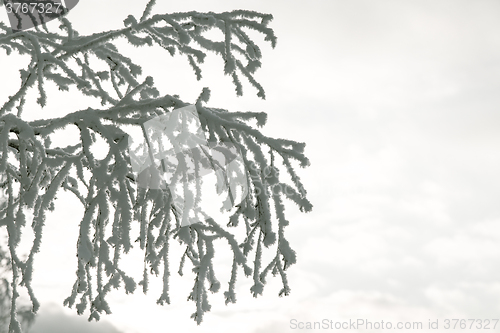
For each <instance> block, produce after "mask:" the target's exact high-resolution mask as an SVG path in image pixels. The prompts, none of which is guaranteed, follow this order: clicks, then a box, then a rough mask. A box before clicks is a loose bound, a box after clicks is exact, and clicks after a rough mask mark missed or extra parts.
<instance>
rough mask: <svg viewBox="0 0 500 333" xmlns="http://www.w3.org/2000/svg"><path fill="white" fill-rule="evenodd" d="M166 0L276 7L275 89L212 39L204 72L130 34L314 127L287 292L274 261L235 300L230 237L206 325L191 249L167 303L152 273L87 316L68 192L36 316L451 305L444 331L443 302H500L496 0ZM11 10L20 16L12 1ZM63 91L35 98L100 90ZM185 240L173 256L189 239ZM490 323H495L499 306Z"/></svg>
mask: <svg viewBox="0 0 500 333" xmlns="http://www.w3.org/2000/svg"><path fill="white" fill-rule="evenodd" d="M146 2H147V1H115V0H107V1H105V2H103V1H97V0H92V1H90V0H81V1H80V3H79V4H78V5H77V7H75V8H74V9H73V11H72V12H70V14H69V15H68V18H69V19H70V20H71V21H72V22H73V25H74V27H75V29H77V30H79V31H80V32H81V33H85V34H88V33H92V32H98V31H102V30H104V29H115V28H119V27H122V26H123V23H122V21H123V19H124V18H125V17H126V16H127V15H128V14H134V15H135V16H136V17H140V15H141V14H142V10H143V8H144V6H145V4H146ZM160 2H161V3H160V4H158V5H157V6H156V7H155V9H154V12H155V13H160V12H177V11H188V10H197V11H200V12H204V11H214V12H220V11H227V10H232V9H251V10H256V11H259V12H264V13H271V14H273V15H274V20H273V21H272V22H271V24H270V26H271V27H272V28H273V29H274V30H275V33H276V35H277V37H278V43H277V47H276V49H274V50H273V49H271V47H270V46H269V45H268V44H264V40H263V38H261V39H257V42H258V43H259V45H261V46H262V50H263V66H262V68H261V69H260V70H259V71H257V75H256V78H257V80H258V81H259V82H260V83H261V84H262V85H263V87H264V89H265V91H266V95H267V100H265V101H261V100H259V99H258V98H257V97H256V96H255V95H256V91H255V89H254V88H253V87H252V86H251V85H250V84H248V83H247V82H246V81H245V82H244V93H245V95H244V96H243V97H239V98H237V97H236V96H235V93H234V88H233V86H232V83H231V80H230V79H229V78H228V77H224V76H223V72H222V68H223V67H222V61H221V60H219V59H217V58H216V57H215V56H210V57H209V59H207V61H206V64H205V65H204V66H203V67H202V70H204V79H203V80H202V81H201V82H197V81H196V79H195V76H194V73H193V72H192V70H191V68H190V67H189V66H188V64H187V61H186V60H185V59H183V58H174V59H172V58H171V57H170V56H169V55H168V54H166V53H165V52H160V51H158V50H152V49H148V50H135V51H134V50H131V51H132V52H137V55H136V57H137V59H140V60H141V62H140V64H143V70H144V72H145V74H146V75H152V76H153V77H154V79H155V82H156V83H157V87H158V88H159V90H160V92H161V93H162V94H165V93H169V94H179V95H180V97H181V99H183V100H185V101H187V102H189V101H193V102H194V100H195V98H196V97H197V96H198V94H199V93H200V91H201V89H202V87H204V86H209V87H210V88H211V89H212V98H211V100H210V102H209V103H208V105H209V106H214V107H222V108H226V109H228V110H230V111H238V110H241V111H250V110H251V111H265V112H266V113H268V124H267V125H266V127H265V128H264V129H263V132H264V133H265V134H267V135H270V136H273V137H280V138H287V139H293V140H297V141H302V142H306V144H307V145H306V149H305V153H306V155H307V156H308V157H309V158H310V160H311V166H310V167H309V168H306V169H299V175H300V176H301V178H302V180H303V182H304V184H305V187H306V189H307V191H308V198H309V200H310V201H311V202H312V203H313V205H314V208H313V211H312V212H311V213H308V214H304V213H301V212H299V210H298V209H297V208H296V207H295V206H294V205H293V204H288V205H287V214H288V219H289V221H290V225H289V226H288V227H287V228H286V235H287V238H288V240H289V241H290V244H291V246H292V248H293V249H295V250H296V252H297V256H298V263H297V264H296V265H293V266H292V267H291V268H290V269H289V270H288V278H289V282H290V286H291V289H292V291H291V294H290V296H288V297H283V298H279V297H278V292H279V290H280V289H281V281H280V278H279V276H276V277H274V278H273V277H272V276H270V278H268V283H267V285H266V287H265V289H264V295H263V296H261V297H259V298H257V299H255V298H253V297H252V296H251V293H250V291H249V288H250V286H251V285H252V280H251V279H249V278H245V277H244V275H243V273H242V271H241V270H240V271H239V274H238V283H237V290H236V292H237V295H236V296H237V303H236V304H230V305H228V306H225V305H224V296H223V292H224V291H226V290H227V281H228V279H229V273H230V265H231V252H230V251H229V248H227V247H222V249H221V250H220V251H218V252H216V258H217V257H218V256H220V258H219V259H216V274H217V276H218V278H219V280H220V281H221V284H222V285H221V290H220V291H219V293H217V294H211V295H210V297H209V301H210V303H211V304H212V311H211V312H209V313H206V314H205V317H204V321H203V323H202V325H201V326H197V325H196V323H195V322H194V321H193V320H192V319H190V318H189V317H190V315H191V313H193V312H194V310H195V304H194V303H193V302H191V301H190V302H187V301H186V298H187V295H188V293H189V292H190V290H191V288H192V284H193V278H194V275H192V274H190V273H189V271H190V268H189V269H188V268H187V267H188V266H187V267H186V269H185V272H186V274H185V275H184V277H180V276H178V275H177V274H176V273H173V275H172V276H171V283H170V286H171V291H172V294H171V299H172V304H171V305H166V306H164V307H161V306H159V305H156V303H155V301H156V299H157V298H158V296H159V294H160V290H159V289H158V288H159V286H158V285H157V283H156V284H153V285H152V286H151V290H150V294H149V295H148V296H144V295H142V293H141V291H140V290H137V291H136V293H135V295H125V293H124V292H122V291H117V292H114V293H112V294H111V296H112V297H111V302H110V303H111V304H110V305H111V309H112V311H113V314H111V315H108V316H104V317H103V319H102V320H101V322H99V323H98V324H96V323H90V324H89V323H85V319H86V317H83V318H82V317H78V316H76V310H74V309H72V310H69V309H63V308H62V302H63V300H64V299H65V298H66V297H67V296H69V294H70V291H71V286H72V284H73V282H74V280H75V277H74V272H75V270H76V268H77V267H76V257H75V251H76V240H77V237H78V234H77V230H78V229H77V228H78V223H79V219H80V216H81V213H82V208H81V207H79V206H78V202H76V200H74V199H73V197H70V194H67V193H64V192H61V194H60V195H59V201H58V203H57V205H56V210H57V213H55V214H54V215H53V216H52V219H51V220H50V221H48V222H47V226H46V229H45V233H44V238H43V244H42V249H41V253H40V254H39V255H38V256H37V257H36V260H37V264H36V271H35V274H34V287H35V292H36V294H37V297H38V299H39V300H40V302H41V303H42V308H41V311H40V316H39V319H37V322H36V323H35V325H34V326H33V329H32V330H31V333H48V332H53V333H58V332H68V331H72V332H80V331H77V330H76V328H77V327H78V328H79V329H80V330H81V332H99V333H101V332H113V333H114V332H127V333H157V332H169V331H172V330H176V331H177V330H181V331H183V332H210V333H212V332H213V333H216V332H217V333H224V332H241V333H268V332H276V333H285V332H294V331H297V330H295V329H293V328H292V326H291V324H290V322H291V320H292V319H296V320H297V321H301V322H306V321H322V320H323V319H328V320H333V321H334V322H336V321H340V322H342V321H349V320H354V321H355V320H357V319H368V320H370V321H372V322H380V321H382V320H383V321H384V322H387V321H391V322H392V323H393V325H394V326H395V325H396V323H397V322H399V321H401V322H407V321H409V322H413V321H421V322H422V323H423V325H424V329H423V330H420V331H422V332H427V331H428V330H427V329H425V328H427V327H428V326H427V325H428V322H429V320H431V321H436V320H439V327H440V329H438V330H436V329H434V330H432V332H441V331H443V332H444V331H447V332H448V331H449V330H444V320H445V319H453V318H457V319H466V320H467V319H482V320H485V319H490V320H494V319H500V266H499V265H498V264H499V263H500V204H499V199H500V177H499V175H498V173H499V170H500V154H499V153H498V151H499V148H500V131H499V130H498V128H499V126H500V109H499V106H500V94H499V93H498V91H499V89H500V33H499V32H500V3H499V2H498V1H487V0H474V1H473V0H469V1H460V0H453V1H444V0H439V1H438V0H433V1H424V0H419V1H399V0H398V1H396V0H391V1H386V0H376V1H361V0H342V1H340V0H328V1H327V0H322V1H318V0H312V1H307V2H306V1H293V0H292V1H289V0H287V1H284V0H276V1H263V0H259V1H240V0H230V1H229V0H227V1H215V0H204V1H189V0H184V1H178V2H174V1H160ZM103 3H104V4H103ZM98 4H99V7H98ZM0 20H3V21H4V22H6V23H7V16H6V14H5V13H4V12H2V13H0ZM52 24H53V25H54V24H57V23H54V22H53V23H52ZM49 26H51V25H50V24H49ZM127 52H129V49H127ZM127 54H131V53H127ZM26 61H27V59H26V58H25V59H24V61H20V60H16V58H15V56H11V57H7V56H6V55H5V52H3V51H1V52H0V71H1V78H2V79H1V82H0V101H1V103H2V104H3V102H4V101H5V98H6V96H8V95H10V94H12V93H14V92H15V91H16V90H17V88H18V85H19V81H20V80H19V75H18V72H17V70H18V69H19V68H22V67H23V66H25V65H26ZM243 80H244V79H243ZM35 92H36V91H35ZM31 96H35V95H31ZM58 96H61V97H60V98H59V100H57V101H55V102H54V101H52V102H50V101H49V105H48V106H47V108H46V109H44V110H40V109H39V108H38V107H37V105H35V104H32V106H31V107H32V109H31V110H33V111H32V113H31V112H30V113H29V114H28V111H26V116H27V117H28V116H33V117H42V116H43V117H45V116H44V115H42V114H47V116H46V117H53V116H55V115H62V114H65V113H66V112H69V111H73V110H77V109H84V108H86V107H87V106H89V105H90V104H88V103H87V102H86V100H83V99H82V100H81V102H80V100H79V99H78V93H76V94H75V91H73V92H72V93H69V94H68V93H67V94H62V95H58ZM49 98H50V95H49ZM50 103H52V104H50ZM92 105H95V106H96V107H98V106H99V103H95V102H94V104H92ZM1 231H2V232H3V230H1ZM173 250H174V252H173V253H172V255H171V257H170V260H171V261H170V262H171V271H172V272H176V271H177V268H178V258H180V255H176V254H175V253H176V252H175V251H180V247H177V249H175V247H174V249H173ZM177 253H178V252H177ZM134 255H135V257H134ZM141 260H142V258H141V256H140V254H137V255H136V254H133V255H132V257H131V258H130V260H129V262H130V264H129V266H127V267H130V273H131V274H133V275H134V274H135V275H134V276H137V277H138V279H137V281H139V280H140V275H141V273H142V262H141ZM252 260H253V259H250V262H251V261H252ZM159 280H160V279H158V281H159ZM87 316H88V313H87ZM64 325H66V326H64ZM469 325H470V322H468V324H467V327H469ZM491 326H493V325H490V327H491ZM58 327H59V328H58ZM318 331H321V330H320V329H318ZM374 331H378V332H380V331H381V330H374ZM395 331H399V330H395ZM401 331H404V330H401ZM429 331H430V330H429ZM467 331H478V332H479V331H482V330H474V329H472V330H469V329H467ZM488 331H500V323H499V324H497V329H496V330H491V329H490V330H488ZM350 332H370V330H366V329H360V330H350Z"/></svg>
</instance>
